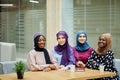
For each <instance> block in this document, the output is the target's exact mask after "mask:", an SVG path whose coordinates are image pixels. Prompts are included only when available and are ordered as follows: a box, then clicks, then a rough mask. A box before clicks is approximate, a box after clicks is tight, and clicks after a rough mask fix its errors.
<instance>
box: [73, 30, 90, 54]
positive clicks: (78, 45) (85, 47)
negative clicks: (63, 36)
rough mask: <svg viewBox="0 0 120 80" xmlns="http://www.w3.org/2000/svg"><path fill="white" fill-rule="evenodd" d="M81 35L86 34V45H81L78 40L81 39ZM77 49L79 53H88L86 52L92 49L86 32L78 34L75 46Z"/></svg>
mask: <svg viewBox="0 0 120 80" xmlns="http://www.w3.org/2000/svg"><path fill="white" fill-rule="evenodd" d="M81 34H84V35H85V37H86V41H85V42H84V43H80V42H79V41H78V38H79V36H80V35H81ZM75 48H76V50H77V51H81V52H83V51H86V50H88V49H89V48H90V46H89V44H88V43H87V34H86V32H85V31H83V30H80V31H79V32H78V33H77V35H76V46H75Z"/></svg>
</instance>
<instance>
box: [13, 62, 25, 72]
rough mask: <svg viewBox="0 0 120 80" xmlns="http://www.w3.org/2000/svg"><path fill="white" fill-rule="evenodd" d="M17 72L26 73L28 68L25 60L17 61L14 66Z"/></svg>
mask: <svg viewBox="0 0 120 80" xmlns="http://www.w3.org/2000/svg"><path fill="white" fill-rule="evenodd" d="M13 69H14V70H15V71H16V72H20V73H22V74H24V72H25V70H26V65H25V63H24V62H22V61H17V62H16V63H15V67H14V68H13Z"/></svg>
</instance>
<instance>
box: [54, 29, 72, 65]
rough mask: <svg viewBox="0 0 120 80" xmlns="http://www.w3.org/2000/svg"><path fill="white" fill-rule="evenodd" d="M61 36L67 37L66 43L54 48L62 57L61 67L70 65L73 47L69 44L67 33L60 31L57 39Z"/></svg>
mask: <svg viewBox="0 0 120 80" xmlns="http://www.w3.org/2000/svg"><path fill="white" fill-rule="evenodd" d="M59 35H63V36H64V37H65V39H66V43H65V44H64V45H62V46H61V45H59V44H58V45H56V46H55V47H54V49H55V51H56V52H57V54H59V55H62V59H61V65H65V66H66V65H68V61H69V60H68V59H69V53H71V51H70V48H71V46H70V45H69V43H68V35H67V33H66V32H65V31H59V32H58V33H57V34H56V37H57V39H58V36H59Z"/></svg>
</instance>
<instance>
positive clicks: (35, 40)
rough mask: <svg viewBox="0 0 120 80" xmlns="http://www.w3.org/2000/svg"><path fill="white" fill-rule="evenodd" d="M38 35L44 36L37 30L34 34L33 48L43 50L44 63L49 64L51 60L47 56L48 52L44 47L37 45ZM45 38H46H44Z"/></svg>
mask: <svg viewBox="0 0 120 80" xmlns="http://www.w3.org/2000/svg"><path fill="white" fill-rule="evenodd" d="M40 36H43V37H44V38H45V36H44V35H43V34H41V33H40V32H37V33H35V34H34V47H35V48H34V49H35V50H36V51H39V52H42V51H43V52H44V56H45V61H46V64H51V61H50V57H49V54H48V51H47V50H46V49H45V48H40V47H39V46H38V41H39V37H40ZM45 39H46V38H45Z"/></svg>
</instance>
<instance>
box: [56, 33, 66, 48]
mask: <svg viewBox="0 0 120 80" xmlns="http://www.w3.org/2000/svg"><path fill="white" fill-rule="evenodd" d="M57 41H58V44H59V45H61V46H62V45H64V44H65V42H66V39H65V37H64V36H63V35H59V36H58V38H57Z"/></svg>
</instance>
